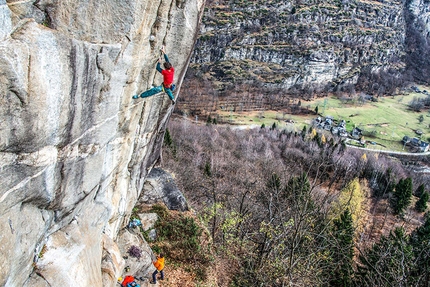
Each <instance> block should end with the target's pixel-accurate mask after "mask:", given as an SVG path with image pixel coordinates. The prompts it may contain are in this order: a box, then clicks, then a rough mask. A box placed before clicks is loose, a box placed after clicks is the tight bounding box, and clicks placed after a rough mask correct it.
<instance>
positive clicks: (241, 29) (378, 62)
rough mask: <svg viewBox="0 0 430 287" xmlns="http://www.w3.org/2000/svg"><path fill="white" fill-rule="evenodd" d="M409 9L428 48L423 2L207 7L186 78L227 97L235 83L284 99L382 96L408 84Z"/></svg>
mask: <svg viewBox="0 0 430 287" xmlns="http://www.w3.org/2000/svg"><path fill="white" fill-rule="evenodd" d="M409 2H411V3H409ZM409 9H412V10H413V11H414V12H413V13H415V15H416V18H415V20H414V21H415V23H416V24H419V26H420V27H421V30H420V32H421V33H422V35H426V37H427V41H428V35H429V33H430V29H429V21H428V9H429V5H428V1H425V0H408V1H396V0H391V1H362V0H355V1H338V0H327V1H313V0H301V1H279V0H270V1H242V0H235V1H208V2H207V8H206V10H205V14H204V17H203V24H202V26H201V31H200V32H201V35H200V37H199V39H198V42H197V44H196V49H195V52H194V54H193V58H192V63H193V64H192V68H193V69H194V70H195V71H196V72H195V73H194V74H192V75H191V76H190V77H189V78H190V79H192V78H193V77H197V78H200V79H208V80H209V82H214V83H217V85H216V87H217V88H218V89H219V90H222V91H226V92H227V93H228V90H232V89H233V88H234V87H237V86H238V84H241V83H245V84H248V85H249V84H252V85H254V89H255V90H263V91H265V92H268V91H269V92H271V93H281V94H284V95H285V94H288V93H290V94H291V93H293V92H294V91H296V93H297V91H300V92H299V94H300V95H303V91H305V92H309V93H314V92H315V93H318V92H327V91H336V90H340V89H343V88H345V87H348V86H356V89H357V90H359V89H365V90H368V91H370V92H375V93H376V92H378V93H384V92H388V91H387V90H388V89H390V87H395V86H396V85H397V84H399V82H401V81H403V80H404V78H405V77H406V76H405V74H406V69H405V67H406V64H407V63H406V60H407V59H405V54H406V53H408V50H409V48H408V43H405V39H406V37H407V35H408V32H409V31H408V29H407V25H406V21H405V13H406V12H407V11H408V10H409ZM422 23H424V25H422ZM384 72H386V73H385V74H384ZM375 74H376V75H378V77H379V78H376V77H375V78H372V76H373V75H375ZM381 74H383V76H380V75H381ZM384 77H385V78H384ZM381 78H382V79H381ZM363 79H366V80H365V81H364V80H363ZM367 81H368V82H369V83H368V82H367ZM388 81H389V84H385V82H388ZM357 86H358V87H357ZM235 92H236V90H235ZM236 93H237V92H236Z"/></svg>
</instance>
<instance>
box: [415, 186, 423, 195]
mask: <svg viewBox="0 0 430 287" xmlns="http://www.w3.org/2000/svg"><path fill="white" fill-rule="evenodd" d="M424 191H425V187H424V184H420V186H418V188H417V189H416V190H415V195H416V196H418V197H421V195H422V194H423V192H424Z"/></svg>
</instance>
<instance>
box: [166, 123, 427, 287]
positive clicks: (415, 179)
mask: <svg viewBox="0 0 430 287" xmlns="http://www.w3.org/2000/svg"><path fill="white" fill-rule="evenodd" d="M163 154H164V157H163V166H164V167H165V168H167V169H169V170H170V171H171V172H173V173H174V174H175V180H176V182H177V183H178V185H179V186H180V187H181V189H182V190H183V192H184V194H185V196H186V198H187V200H188V202H189V203H190V206H192V208H193V209H194V210H195V212H196V214H197V216H198V218H200V220H201V221H202V222H203V223H204V224H205V225H206V226H207V228H208V233H209V234H210V237H211V240H213V244H211V246H212V249H211V251H212V252H213V253H211V258H212V260H211V263H210V264H205V265H202V264H199V261H197V260H201V259H203V257H201V255H199V256H197V258H195V260H196V261H195V262H196V264H195V265H194V266H195V267H201V266H211V267H212V268H217V269H218V270H220V272H217V273H216V274H214V275H215V278H217V283H218V284H215V285H211V282H208V281H204V280H203V281H201V280H199V279H197V278H196V285H199V286H261V285H263V286H274V287H278V286H279V287H281V286H288V285H292V284H294V285H296V286H378V287H380V286H387V287H388V286H411V285H412V286H420V287H421V286H422V287H426V286H427V283H428V278H430V268H429V266H428V262H429V261H428V260H429V259H430V257H429V255H430V254H429V253H428V252H427V249H428V248H427V244H428V242H429V240H430V229H429V227H430V218H428V219H426V216H425V213H424V212H425V210H424V211H417V210H416V208H415V203H416V202H417V201H418V199H419V196H417V190H419V189H420V186H422V187H423V189H424V190H427V191H428V190H429V188H430V186H429V183H430V178H429V174H428V173H427V174H425V173H416V172H414V170H413V167H412V168H411V166H412V164H411V166H405V165H403V164H402V162H401V161H399V160H397V159H395V158H392V157H388V156H384V155H383V154H377V153H372V152H368V151H366V152H362V151H357V150H354V149H349V148H344V146H343V145H342V144H340V143H339V142H338V141H337V140H336V139H333V138H329V137H327V138H325V139H323V136H321V135H320V134H316V135H313V134H311V133H294V132H286V131H285V130H277V129H270V128H265V129H260V128H258V129H252V130H239V129H230V128H229V127H225V126H223V125H213V124H207V125H198V124H195V123H193V122H191V121H187V120H184V119H180V118H178V119H175V120H174V121H171V122H170V123H169V127H168V132H166V137H165V145H164V150H163ZM404 181H407V182H409V183H411V184H410V185H409V191H410V192H411V193H410V196H411V198H410V202H408V204H407V207H402V208H404V209H402V211H401V212H400V213H395V210H396V209H395V208H397V205H395V204H394V203H395V202H396V201H395V199H396V198H398V197H399V196H400V192H401V191H402V186H403V182H404ZM412 194H413V195H412ZM428 210H429V209H428V207H427V211H428ZM417 228H421V229H420V231H419V232H420V233H419V235H416V232H417V231H416V230H417ZM394 234H396V235H395V236H394ZM393 236H394V237H393ZM409 236H411V237H413V238H412V239H411V242H412V243H410V242H409V241H408V237H409ZM187 238H188V237H187ZM418 242H421V243H422V245H420V244H421V243H418ZM384 244H385V245H384ZM381 246H382V247H381ZM202 250H204V249H202ZM205 254H208V252H205ZM402 258H403V259H402ZM369 262H372V263H371V264H370V263H369ZM399 262H402V263H401V264H398V263H399ZM418 262H420V263H419V265H420V267H418V266H417V265H416V264H417V263H418ZM425 262H427V263H425ZM214 266H215V267H214ZM418 269H419V270H420V272H418V273H416V272H415V270H418ZM375 270H376V271H375ZM402 272H404V273H403V274H405V276H398V274H399V273H402ZM267 274H270V276H267ZM211 279H213V277H211ZM338 280H345V281H343V282H344V283H342V284H341V283H335V282H338ZM363 282H366V283H363ZM393 282H394V283H393Z"/></svg>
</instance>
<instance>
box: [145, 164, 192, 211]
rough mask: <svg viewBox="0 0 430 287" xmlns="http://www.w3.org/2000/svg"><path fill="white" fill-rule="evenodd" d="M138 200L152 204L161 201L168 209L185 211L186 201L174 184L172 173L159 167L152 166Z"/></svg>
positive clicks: (186, 208) (186, 207)
mask: <svg viewBox="0 0 430 287" xmlns="http://www.w3.org/2000/svg"><path fill="white" fill-rule="evenodd" d="M143 190H144V192H143V194H142V196H141V197H140V199H139V202H141V203H145V204H153V203H158V202H160V203H161V202H162V203H164V204H165V205H166V207H167V208H168V209H170V210H179V211H187V210H189V207H188V203H187V201H186V199H185V197H184V195H183V194H182V192H181V191H180V190H179V189H178V187H177V186H176V184H175V180H174V179H173V177H172V175H171V174H169V173H168V172H166V171H164V170H162V169H161V168H153V169H152V170H151V172H150V173H149V174H148V177H147V178H146V181H145V184H144V185H143Z"/></svg>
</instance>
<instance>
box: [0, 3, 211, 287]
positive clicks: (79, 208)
mask: <svg viewBox="0 0 430 287" xmlns="http://www.w3.org/2000/svg"><path fill="white" fill-rule="evenodd" d="M203 2H204V1H203V0H173V1H172V0H154V1H141V0H126V1H115V0H104V1H95V0H80V1H75V0H74V1H71V0H67V1H54V0H42V1H40V0H29V1H15V0H7V1H5V0H0V123H1V125H0V183H1V184H0V230H1V232H0V250H1V252H0V285H1V286H102V276H103V274H102V267H101V265H102V254H103V252H104V250H103V248H104V246H106V245H109V244H106V241H114V240H115V239H116V236H117V233H118V231H119V230H120V228H122V227H123V226H124V225H125V219H127V218H128V216H129V215H130V212H131V209H132V207H133V206H134V204H135V202H136V199H137V198H138V196H139V195H140V192H141V190H142V187H143V183H144V180H145V177H146V176H147V174H148V172H149V171H150V169H151V168H152V167H153V165H154V164H155V162H156V161H157V159H158V157H159V153H160V145H161V143H162V139H163V135H164V130H165V125H166V123H167V121H168V119H169V117H170V114H171V112H172V110H173V107H172V106H171V103H170V100H168V98H167V96H166V95H164V94H159V95H156V96H153V97H151V98H148V99H145V100H143V99H138V100H132V98H131V97H132V95H134V94H136V93H138V92H141V91H143V90H146V89H147V88H149V87H151V85H152V84H155V85H158V84H160V83H161V77H160V76H159V75H158V74H157V73H156V71H155V64H156V61H157V59H158V57H159V56H160V52H159V49H160V48H161V46H162V45H165V47H166V52H167V53H168V55H169V58H170V60H171V62H172V63H173V64H174V66H175V69H176V75H175V82H176V83H177V84H179V85H180V84H181V82H182V79H183V76H184V74H185V70H186V68H187V66H188V62H189V58H190V54H191V51H192V47H193V44H194V42H195V37H196V34H197V29H198V23H199V20H200V15H201V12H202V9H203V4H204V3H203ZM178 90H179V89H178ZM102 242H105V243H104V244H103V243H102ZM42 255H43V256H44V257H45V258H57V259H58V261H52V262H50V264H45V266H40V265H39V258H40V257H41V256H42ZM31 274H33V275H32V276H31ZM49 274H51V276H50V275H49ZM53 274H55V276H53ZM115 275H118V274H114V276H112V277H113V278H112V281H111V282H107V281H106V280H105V281H104V282H103V286H113V285H114V284H116V282H115V281H116V278H114V277H115ZM29 278H30V279H29Z"/></svg>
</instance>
